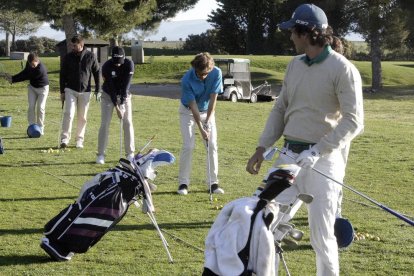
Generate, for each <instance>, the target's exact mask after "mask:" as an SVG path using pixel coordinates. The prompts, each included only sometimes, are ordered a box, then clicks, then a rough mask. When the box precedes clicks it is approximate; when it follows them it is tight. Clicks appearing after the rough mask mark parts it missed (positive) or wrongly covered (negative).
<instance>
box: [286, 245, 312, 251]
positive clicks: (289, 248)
mask: <svg viewBox="0 0 414 276" xmlns="http://www.w3.org/2000/svg"><path fill="white" fill-rule="evenodd" d="M282 249H283V251H303V250H313V248H312V245H310V244H299V245H298V246H295V247H293V246H286V245H283V244H282Z"/></svg>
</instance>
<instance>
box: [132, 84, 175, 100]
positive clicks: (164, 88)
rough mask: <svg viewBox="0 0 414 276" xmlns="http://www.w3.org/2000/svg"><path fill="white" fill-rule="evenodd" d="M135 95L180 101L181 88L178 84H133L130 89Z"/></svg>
mask: <svg viewBox="0 0 414 276" xmlns="http://www.w3.org/2000/svg"><path fill="white" fill-rule="evenodd" d="M129 90H130V91H131V93H132V94H134V95H141V96H151V97H161V98H169V99H179V98H180V96H181V87H180V85H178V84H151V85H149V84H131V88H130V89H129Z"/></svg>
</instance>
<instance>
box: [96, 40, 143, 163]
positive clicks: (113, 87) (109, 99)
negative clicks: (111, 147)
mask: <svg viewBox="0 0 414 276" xmlns="http://www.w3.org/2000/svg"><path fill="white" fill-rule="evenodd" d="M133 75H134V63H133V62H132V60H130V59H127V58H125V52H124V49H123V48H122V47H114V48H113V49H112V58H111V59H110V60H108V61H107V62H105V63H104V65H103V66H102V77H103V79H104V83H103V85H102V90H103V92H104V93H103V94H102V97H101V127H100V128H99V135H98V155H97V157H96V163H97V164H105V150H106V147H107V145H108V135H109V124H110V123H111V119H112V113H113V110H114V108H115V110H116V114H117V115H118V118H119V120H120V124H122V126H121V128H123V131H124V145H125V154H126V158H127V159H130V160H131V159H133V158H134V151H135V140H134V127H133V124H132V106H131V93H130V92H129V87H130V85H131V80H132V76H133ZM120 135H122V132H121V133H120ZM121 150H122V149H121Z"/></svg>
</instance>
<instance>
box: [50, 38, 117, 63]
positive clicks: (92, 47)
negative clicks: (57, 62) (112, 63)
mask: <svg viewBox="0 0 414 276" xmlns="http://www.w3.org/2000/svg"><path fill="white" fill-rule="evenodd" d="M85 47H86V49H88V50H89V51H91V52H92V53H94V54H95V55H96V57H97V58H98V62H99V63H104V62H105V61H107V60H108V50H109V43H108V41H105V40H102V39H86V38H85ZM56 50H57V52H58V53H59V56H60V59H61V61H62V58H63V56H64V55H65V54H66V53H67V47H66V39H65V40H62V41H61V42H59V43H58V44H56Z"/></svg>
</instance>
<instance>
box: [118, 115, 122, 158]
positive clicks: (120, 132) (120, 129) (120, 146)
mask: <svg viewBox="0 0 414 276" xmlns="http://www.w3.org/2000/svg"><path fill="white" fill-rule="evenodd" d="M119 158H122V119H119Z"/></svg>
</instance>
